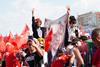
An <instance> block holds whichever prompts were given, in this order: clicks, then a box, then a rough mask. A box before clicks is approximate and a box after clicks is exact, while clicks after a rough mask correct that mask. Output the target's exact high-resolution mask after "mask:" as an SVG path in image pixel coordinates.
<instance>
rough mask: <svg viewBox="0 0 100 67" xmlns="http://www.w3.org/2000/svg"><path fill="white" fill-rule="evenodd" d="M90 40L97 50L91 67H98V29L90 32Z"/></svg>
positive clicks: (99, 41)
mask: <svg viewBox="0 0 100 67" xmlns="http://www.w3.org/2000/svg"><path fill="white" fill-rule="evenodd" d="M92 40H93V43H94V44H95V46H96V48H97V49H96V52H95V53H94V55H93V59H92V65H93V67H100V28H96V29H94V30H93V31H92Z"/></svg>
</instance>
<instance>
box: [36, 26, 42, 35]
mask: <svg viewBox="0 0 100 67" xmlns="http://www.w3.org/2000/svg"><path fill="white" fill-rule="evenodd" d="M37 32H38V36H39V37H42V30H41V29H40V28H38V29H37Z"/></svg>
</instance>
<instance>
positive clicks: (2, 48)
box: [0, 40, 6, 52]
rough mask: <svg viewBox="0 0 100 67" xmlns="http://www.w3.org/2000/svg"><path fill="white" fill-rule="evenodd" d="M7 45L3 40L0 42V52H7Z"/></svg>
mask: <svg viewBox="0 0 100 67" xmlns="http://www.w3.org/2000/svg"><path fill="white" fill-rule="evenodd" d="M5 49H6V45H5V42H4V41H3V40H1V41H0V52H5Z"/></svg>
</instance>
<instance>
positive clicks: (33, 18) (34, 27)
mask: <svg viewBox="0 0 100 67" xmlns="http://www.w3.org/2000/svg"><path fill="white" fill-rule="evenodd" d="M35 29H36V24H35V17H34V8H33V9H32V31H33V32H35Z"/></svg>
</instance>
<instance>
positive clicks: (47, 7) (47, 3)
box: [0, 0, 100, 35]
mask: <svg viewBox="0 0 100 67" xmlns="http://www.w3.org/2000/svg"><path fill="white" fill-rule="evenodd" d="M67 6H70V9H71V15H75V16H76V17H77V15H80V14H83V13H86V12H89V11H93V12H95V11H100V0H0V34H3V35H8V34H9V32H12V33H13V34H16V33H18V34H20V33H21V31H22V30H23V28H24V26H25V24H28V25H29V27H30V29H31V16H32V15H31V11H32V8H35V16H36V17H40V18H41V19H42V21H44V19H45V18H48V19H52V20H53V19H57V18H58V17H60V16H62V15H63V14H65V13H66V7H67Z"/></svg>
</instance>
